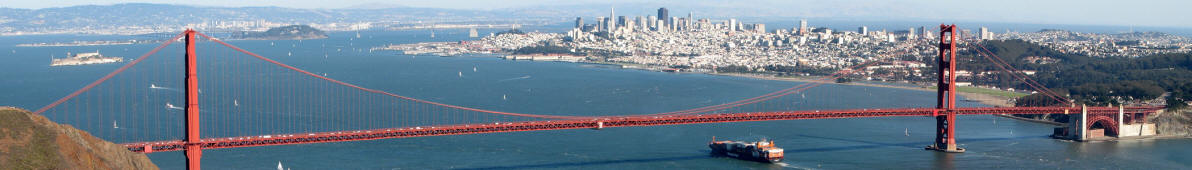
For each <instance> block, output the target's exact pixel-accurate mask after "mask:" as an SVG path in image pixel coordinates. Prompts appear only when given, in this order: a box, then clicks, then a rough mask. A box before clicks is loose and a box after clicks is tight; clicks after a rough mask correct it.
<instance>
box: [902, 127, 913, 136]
mask: <svg viewBox="0 0 1192 170" xmlns="http://www.w3.org/2000/svg"><path fill="white" fill-rule="evenodd" d="M902 133H903V134H906V136H911V129H909V128H907V129H902Z"/></svg>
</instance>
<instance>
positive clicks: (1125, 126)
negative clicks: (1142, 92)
mask: <svg viewBox="0 0 1192 170" xmlns="http://www.w3.org/2000/svg"><path fill="white" fill-rule="evenodd" d="M1065 114H1068V113H1067V112H1065ZM1127 117H1129V119H1126V118H1127ZM1155 134H1156V133H1155V124H1154V123H1147V122H1146V119H1145V115H1144V114H1129V115H1127V114H1126V113H1125V108H1124V107H1122V106H1118V112H1117V114H1092V115H1090V114H1089V112H1088V106H1087V105H1084V106H1081V107H1080V114H1068V124H1067V125H1066V126H1064V127H1058V128H1056V129H1055V131H1054V133H1053V134H1052V137H1054V138H1060V139H1069V140H1076V141H1096V140H1113V139H1118V138H1126V137H1141V136H1153V135H1155Z"/></svg>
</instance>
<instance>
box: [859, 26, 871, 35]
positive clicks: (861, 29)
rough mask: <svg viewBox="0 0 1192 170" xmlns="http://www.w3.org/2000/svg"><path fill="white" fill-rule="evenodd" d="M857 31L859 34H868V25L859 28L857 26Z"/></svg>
mask: <svg viewBox="0 0 1192 170" xmlns="http://www.w3.org/2000/svg"><path fill="white" fill-rule="evenodd" d="M857 33H861V35H869V27H865V26H861V28H857Z"/></svg>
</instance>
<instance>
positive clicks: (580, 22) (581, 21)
mask: <svg viewBox="0 0 1192 170" xmlns="http://www.w3.org/2000/svg"><path fill="white" fill-rule="evenodd" d="M583 27H584V18H583V17H575V28H583Z"/></svg>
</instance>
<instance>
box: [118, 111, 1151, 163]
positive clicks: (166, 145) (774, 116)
mask: <svg viewBox="0 0 1192 170" xmlns="http://www.w3.org/2000/svg"><path fill="white" fill-rule="evenodd" d="M1088 109H1089V114H1113V115H1116V114H1117V113H1118V108H1116V107H1089V108H1088ZM1156 109H1157V108H1155V107H1129V108H1125V109H1124V112H1126V113H1148V112H1153V111H1154V110H1156ZM954 111H956V113H957V115H989V114H1063V113H1071V114H1077V113H1080V108H1079V107H989V108H959V109H956V110H954ZM933 114H943V112H942V111H941V110H939V109H935V108H902V109H851V110H809V111H789V112H753V113H723V114H699V115H671V116H622V117H596V118H590V119H569V120H549V121H530V122H508V123H492V124H467V125H452V126H435V127H407V128H390V129H373V130H356V131H336V132H321V133H304V134H281V135H262V136H244V137H225V138H208V139H203V140H200V141H201V142H198V143H194V145H200V146H201V147H202V148H203V149H215V148H238V147H253V146H268V145H290V144H306V143H327V142H343V141H358V140H376V139H389V138H407V137H423V136H444V135H465V134H477V133H501V132H518V131H540V130H559V129H581V128H604V127H626V126H660V125H678V124H697V123H721V122H746V121H769V120H801V119H832V118H860V117H894V116H933ZM124 145H125V146H126V147H128V149H129V150H131V151H134V152H161V151H178V150H183V149H185V146H186V145H188V144H187V143H186V142H184V141H181V140H174V141H156V142H142V143H130V144H124Z"/></svg>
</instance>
